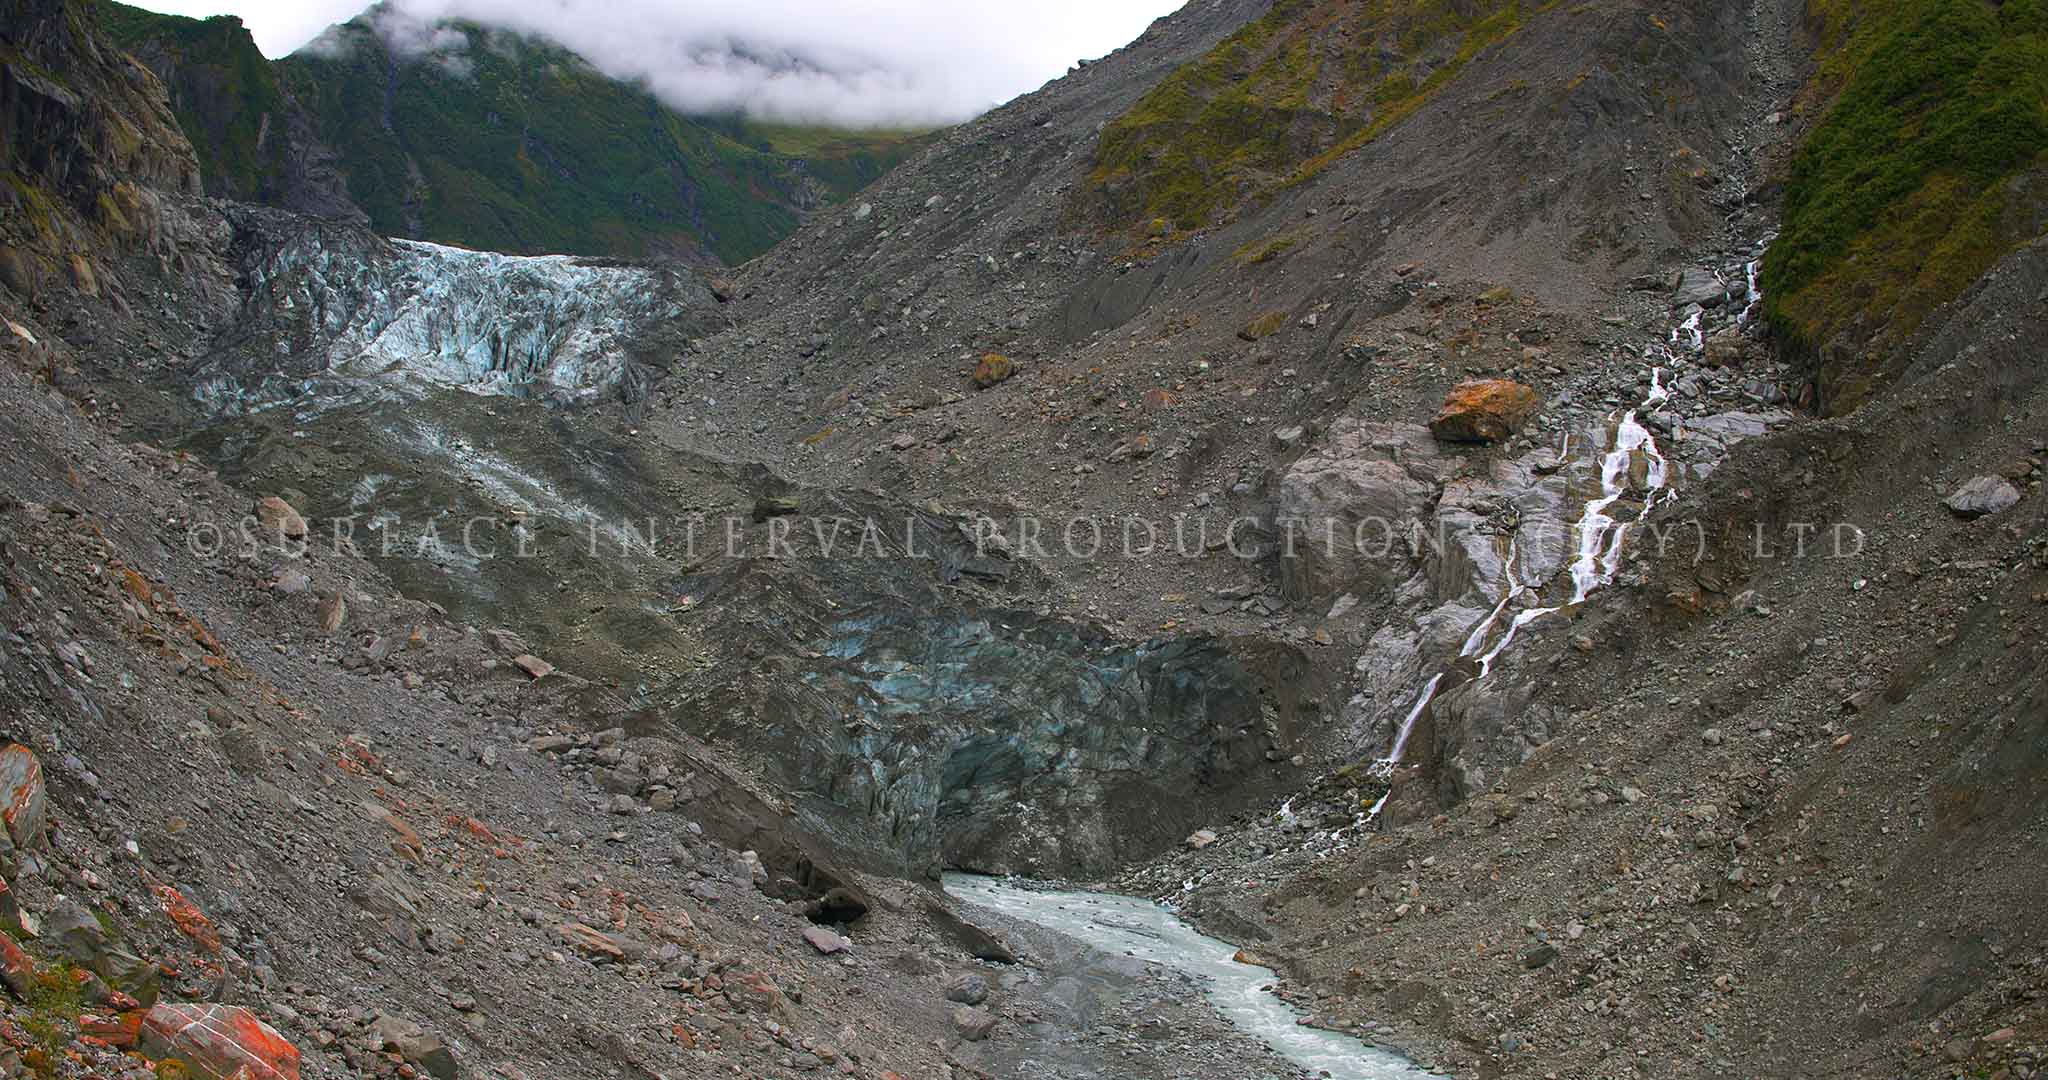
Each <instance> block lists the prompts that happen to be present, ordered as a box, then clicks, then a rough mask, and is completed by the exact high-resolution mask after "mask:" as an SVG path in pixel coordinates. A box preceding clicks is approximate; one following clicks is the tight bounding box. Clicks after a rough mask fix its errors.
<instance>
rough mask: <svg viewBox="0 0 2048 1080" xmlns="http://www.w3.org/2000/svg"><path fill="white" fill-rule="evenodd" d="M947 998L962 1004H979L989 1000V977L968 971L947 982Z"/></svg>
mask: <svg viewBox="0 0 2048 1080" xmlns="http://www.w3.org/2000/svg"><path fill="white" fill-rule="evenodd" d="M946 1000H947V1001H951V1002H956V1003H958V1004H961V1005H979V1004H981V1003H982V1002H984V1001H987V1000H988V977H987V976H985V975H981V974H978V973H976V972H972V971H970V972H968V973H966V974H964V975H961V976H959V977H958V978H956V979H954V980H953V981H952V982H950V983H947V984H946Z"/></svg>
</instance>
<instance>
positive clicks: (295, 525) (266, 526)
mask: <svg viewBox="0 0 2048 1080" xmlns="http://www.w3.org/2000/svg"><path fill="white" fill-rule="evenodd" d="M256 521H257V523H258V524H259V525H262V526H263V531H264V532H266V533H272V534H275V535H277V536H281V537H283V538H285V539H286V540H304V539H305V538H306V519H305V518H303V517H300V516H299V512H298V511H297V510H294V509H292V504H290V503H288V502H286V501H284V500H283V499H280V498H278V497H277V496H275V495H265V496H264V497H263V498H261V499H258V500H257V501H256Z"/></svg>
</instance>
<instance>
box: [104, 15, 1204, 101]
mask: <svg viewBox="0 0 2048 1080" xmlns="http://www.w3.org/2000/svg"><path fill="white" fill-rule="evenodd" d="M129 2H131V3H140V4H141V6H143V7H147V8H151V9H154V10H157V11H172V12H176V13H178V14H181V15H198V16H203V15H214V14H221V13H223V12H225V13H231V14H235V15H239V16H241V17H242V21H243V22H244V23H246V24H248V26H249V30H250V32H251V33H253V34H254V35H255V37H256V44H257V45H258V46H259V47H260V48H262V50H263V51H264V53H265V54H266V55H268V56H272V57H277V56H283V55H284V54H286V53H289V52H291V51H293V50H295V49H298V48H300V47H302V46H304V45H306V44H307V43H308V42H309V41H311V40H313V39H314V37H315V36H316V35H318V34H319V33H320V31H321V30H323V29H325V28H326V27H327V26H328V25H330V24H332V23H336V22H341V21H344V20H347V19H349V18H351V17H352V16H354V15H355V14H356V13H357V12H358V11H360V10H362V9H363V8H364V7H365V6H366V4H365V2H364V0H129ZM393 5H394V7H396V8H397V9H399V16H400V17H398V18H390V19H386V20H384V28H385V30H386V33H387V36H392V37H396V38H398V39H401V40H399V41H398V42H396V43H398V44H401V45H405V46H408V47H411V48H414V49H425V48H431V49H435V50H438V51H440V52H442V53H444V54H450V53H456V52H459V51H461V50H462V49H463V48H466V47H468V46H467V43H466V42H464V41H461V40H459V37H460V36H459V35H453V36H449V35H443V36H440V37H434V36H432V35H431V34H421V33H419V32H418V31H419V28H420V27H421V25H422V24H423V23H427V24H430V23H431V22H432V21H433V20H436V19H439V18H444V17H463V18H470V19H475V20H477V21H479V22H484V23H491V24H496V25H502V26H506V27H510V28H513V29H518V30H522V31H525V32H528V33H535V34H540V35H543V36H546V37H550V38H553V39H555V40H556V41H559V42H560V43H562V44H564V45H567V46H568V47H570V48H571V49H574V50H575V51H577V52H579V53H581V54H583V55H584V56H585V57H587V58H588V59H589V60H590V61H591V62H592V63H594V64H596V65H597V66H598V67H599V68H600V69H602V70H603V71H605V72H606V73H608V74H611V75H614V76H617V77H620V78H629V79H639V80H643V81H645V82H646V83H647V85H648V86H649V87H650V88H651V89H653V91H654V92H655V93H656V94H658V95H659V96H661V97H662V98H663V99H664V100H666V101H667V102H668V103H669V104H671V105H673V106H675V107H677V108H679V109H683V110H685V111H698V112H709V111H723V110H731V109H741V110H743V111H746V112H749V113H752V114H755V115H759V116H767V117H771V118H777V119H807V120H827V121H832V122H836V123H842V124H905V123H936V122H950V121H955V120H962V119H965V118H967V117H969V116H972V115H974V114H975V113H978V112H981V111H983V110H985V109H987V108H989V107H990V106H992V105H997V104H1000V103H1002V102H1004V101H1007V100H1009V99H1010V98H1013V97H1015V96H1017V95H1018V94H1021V93H1024V92H1026V91H1029V90H1034V89H1036V88H1037V87H1038V86H1039V85H1041V84H1042V83H1044V82H1046V81H1047V80H1049V79H1052V78H1055V77H1057V76H1059V75H1060V74H1061V73H1062V72H1064V71H1066V69H1067V67H1068V66H1069V65H1071V64H1072V63H1073V62H1074V61H1076V60H1079V59H1084V58H1085V59H1093V58H1095V57H1098V56H1101V55H1103V54H1105V53H1108V52H1111V51H1112V50H1115V49H1116V48H1118V47H1120V46H1122V45H1125V44H1128V43H1129V42H1130V41H1131V39H1133V38H1135V37H1137V36H1138V34H1139V33H1140V32H1141V31H1143V30H1144V29H1145V27H1146V25H1147V24H1149V23H1150V22H1151V21H1152V20H1153V19H1154V18H1157V17H1158V16H1160V15H1163V14H1166V13H1167V12H1169V11H1171V10H1173V9H1175V8H1177V7H1179V6H1180V3H1179V0H1032V2H1026V3H1019V2H1016V0H1003V2H991V0H966V2H964V3H963V2H962V0H393ZM735 45H740V46H743V48H741V49H737V50H736V49H735V48H734V47H733V46H735Z"/></svg>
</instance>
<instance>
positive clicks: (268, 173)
mask: <svg viewBox="0 0 2048 1080" xmlns="http://www.w3.org/2000/svg"><path fill="white" fill-rule="evenodd" d="M101 6H102V8H103V9H104V18H105V20H106V22H107V23H108V25H109V29H110V30H112V31H113V32H114V34H115V35H116V37H117V39H118V40H120V41H121V42H122V44H123V46H124V47H126V48H128V49H130V50H131V51H135V52H137V53H138V55H145V57H147V54H151V53H157V54H161V53H166V52H167V53H169V54H171V55H172V56H174V57H175V58H176V59H177V61H178V62H177V64H176V65H175V76H174V79H173V82H174V94H175V96H176V97H177V98H178V111H179V119H180V122H181V123H182V124H183V125H184V126H185V127H186V128H187V130H188V131H189V132H191V133H193V138H194V141H195V143H197V144H198V148H199V152H200V156H201V162H202V167H203V169H204V171H205V173H206V176H207V184H208V189H209V191H212V192H214V193H217V194H222V195H228V196H232V197H237V198H251V199H257V200H260V201H277V199H276V194H277V191H278V172H279V167H278V163H277V159H278V158H279V157H280V155H281V154H283V153H288V152H291V151H289V150H286V149H281V148H280V147H281V144H282V143H283V141H284V140H283V139H282V138H281V137H280V134H279V131H280V129H281V128H282V126H283V124H282V120H283V117H282V116H281V112H282V111H283V110H297V111H298V112H299V114H300V115H301V116H303V117H304V119H305V120H306V121H307V122H308V123H309V129H310V131H311V132H312V134H313V135H314V137H316V138H317V139H318V140H319V141H320V142H321V143H323V144H324V145H325V146H327V147H329V148H331V149H332V150H333V151H334V154H335V156H336V157H337V159H338V166H339V168H340V170H341V172H342V173H343V174H344V176H345V178H346V182H347V190H348V194H349V196H350V198H351V200H352V201H353V202H354V203H355V204H356V205H357V206H359V207H360V208H361V209H362V210H363V211H364V212H365V213H367V214H368V215H369V218H370V222H371V225H372V226H373V227H374V228H376V229H377V230H378V231H379V232H384V233H388V234H393V235H400V236H412V237H418V238H420V239H427V240H435V241H440V242H444V243H451V244H458V245H462V246H466V247H476V248H489V249H494V250H503V251H515V252H572V253H579V254H598V255H622V256H639V255H656V254H666V255H682V256H686V257H703V256H705V255H707V254H708V255H709V256H712V257H715V258H716V259H718V260H722V261H725V262H739V261H743V260H746V259H748V258H751V257H753V256H754V255H757V254H759V253H760V252H762V251H765V250H766V249H767V248H768V247H770V246H771V245H773V244H774V243H775V242H776V241H778V240H780V239H781V238H782V237H784V236H786V235H788V234H789V233H790V232H791V231H793V230H794V229H795V227H796V225H797V222H798V220H799V219H800V217H801V215H802V213H803V212H804V211H805V210H806V209H809V208H811V207H814V206H818V205H822V204H826V203H830V202H834V201H837V200H839V199H843V198H845V197H846V196H847V195H849V194H851V193H853V192H854V191H857V190H859V189H860V188H862V187H864V186H866V185H867V184H868V183H869V182H871V181H872V180H874V179H875V178H876V177H878V176H880V175H881V174H882V173H883V172H885V171H887V170H888V169H889V168H891V167H892V166H894V165H895V164H896V163H897V162H899V161H901V160H902V159H903V158H905V157H907V156H908V155H909V154H910V153H911V152H913V151H914V150H916V149H917V148H918V147H919V146H921V145H922V144H923V139H924V137H923V135H921V134H920V133H916V132H842V131H832V130H825V129H809V128H800V127H789V126H769V125H760V124H756V123H754V122H751V121H748V120H745V119H743V118H740V117H703V116H686V115H683V114H681V113H678V112H676V111H675V110H673V109H670V108H668V107H666V106H664V105H663V104H661V102H659V101H658V100H656V99H655V98H654V97H653V96H652V95H651V94H650V93H648V92H647V91H646V90H645V89H643V88H642V87H640V86H638V85H636V84H633V83H628V82H622V81H620V80H617V79H613V78H610V77H608V76H606V75H605V74H603V73H602V72H600V71H598V70H597V69H596V68H594V67H592V66H591V65H590V64H588V63H587V62H585V61H584V60H583V59H582V58H581V57H579V56H577V55H575V54H574V53H572V52H570V51H568V50H566V49H563V48H560V47H558V46H555V45H552V44H550V43H547V42H543V41H540V40H537V39H533V38H528V37H523V36H520V35H517V34H514V33H511V32H508V31H503V30H497V29H492V28H488V27H484V26H480V25H477V24H474V23H466V22H455V23H450V24H447V29H450V30H453V31H455V32H457V33H459V35H460V37H459V38H455V37H449V36H448V35H442V36H441V37H438V38H436V43H437V44H438V45H439V46H440V47H438V48H436V49H433V50H430V51H423V52H408V53H404V54H400V53H398V52H395V51H394V50H393V49H391V48H390V47H389V46H388V45H387V43H386V42H385V40H384V39H383V37H382V36H380V35H379V34H378V33H377V32H376V31H375V30H374V29H373V28H372V26H371V23H370V21H369V20H368V19H366V18H359V19H357V20H355V21H352V22H350V23H347V24H344V25H342V26H340V27H336V28H334V29H333V30H331V31H329V33H328V35H327V36H326V37H325V38H324V39H323V40H322V41H321V42H320V43H318V45H317V47H311V48H307V49H302V50H300V51H299V52H297V53H294V54H292V55H291V56H288V57H285V58H283V59H281V60H279V61H276V62H275V63H268V64H264V63H262V62H261V61H262V58H261V56H260V54H258V53H257V52H256V49H255V45H254V43H253V42H252V41H250V39H249V37H248V33H247V31H246V30H244V29H243V28H242V27H241V25H240V23H239V21H238V20H235V19H232V18H225V17H223V18H214V19H207V20H203V21H202V20H194V19H184V18H179V17H176V16H164V15H157V14H155V13H151V12H144V11H140V10H138V9H134V8H129V7H125V6H123V5H119V4H115V3H112V2H111V0H102V5H101ZM252 57H253V62H252V59H251V58H252ZM266 124H267V125H268V129H267V137H266V138H262V139H261V140H260V141H259V136H264V135H265V134H266Z"/></svg>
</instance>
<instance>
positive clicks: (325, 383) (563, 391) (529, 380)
mask: <svg viewBox="0 0 2048 1080" xmlns="http://www.w3.org/2000/svg"><path fill="white" fill-rule="evenodd" d="M236 220H237V231H238V242H237V243H238V247H240V248H241V250H242V252H243V255H242V258H241V266H240V271H241V274H240V285H241V287H242V290H243V296H242V313H241V317H240V319H239V321H238V323H237V325H236V327H235V329H234V330H233V331H232V332H231V333H230V335H229V336H228V337H227V338H225V339H224V340H225V343H226V344H225V347H224V348H222V349H221V350H219V351H218V352H217V353H216V355H215V356H214V357H213V358H212V359H211V360H210V361H209V362H208V364H207V365H206V368H205V370H206V375H205V376H204V378H203V379H202V380H201V381H200V382H199V384H198V385H197V387H196V388H195V391H194V393H195V394H196V395H197V396H198V398H199V399H200V400H201V401H202V402H203V403H204V404H205V405H206V407H207V408H208V409H209V410H210V411H213V412H224V411H242V410H248V409H252V408H261V407H264V406H267V405H272V404H277V403H280V402H284V401H290V400H301V399H314V400H320V399H325V400H328V401H330V402H332V401H340V400H348V399H352V398H355V397H360V396H362V395H364V394H366V393H370V392H373V391H374V390H375V389H376V388H379V387H382V388H385V389H388V390H399V391H404V390H406V389H407V388H411V389H413V390H415V391H417V390H422V389H426V388H429V387H436V386H446V387H455V388H460V389H463V390H467V391H470V392H473V393H487V394H515V395H530V396H536V397H542V398H546V399H548V400H550V401H555V402H558V403H563V404H568V403H579V402H589V401H592V400H595V399H598V398H600V397H607V396H616V397H621V398H623V399H625V400H628V401H637V400H638V399H639V398H640V397H642V396H644V395H645V393H646V391H647V387H648V385H649V384H650V383H651V382H652V381H653V380H654V379H656V378H658V377H659V376H660V374H661V373H662V372H665V371H666V370H667V369H668V368H669V367H671V366H672V365H673V364H674V363H675V360H676V357H677V355H678V354H679V353H680V352H681V351H682V349H683V347H684V342H686V341H687V340H688V336H689V335H690V334H691V333H692V332H693V331H699V330H701V329H702V328H703V327H704V326H706V325H707V324H708V323H709V322H710V321H711V317H712V316H711V313H712V310H713V309H714V308H715V307H716V306H717V302H716V301H715V300H714V299H713V298H712V296H711V293H710V290H709V289H708V288H707V287H706V286H705V285H704V284H703V282H702V281H701V280H700V279H698V278H696V277H695V276H694V275H692V274H690V273H689V272H688V271H685V270H682V269H681V268H679V267H664V266H657V265H643V264H633V263H614V262H605V261H601V260H593V259H582V258H577V257H574V256H519V255H501V254H497V253H495V252H479V251H467V250H463V249H460V248H449V247H442V246H440V245H436V244H427V243H421V242H419V241H412V240H389V241H387V240H384V239H381V238H379V237H376V236H373V235H371V234H369V233H368V232H366V231H364V230H361V229H356V228H350V227H346V226H341V225H319V224H313V223H306V222H302V221H297V220H293V219H290V218H288V217H283V216H280V215H274V214H269V213H264V212H259V211H247V212H240V213H238V215H237V218H236Z"/></svg>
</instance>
